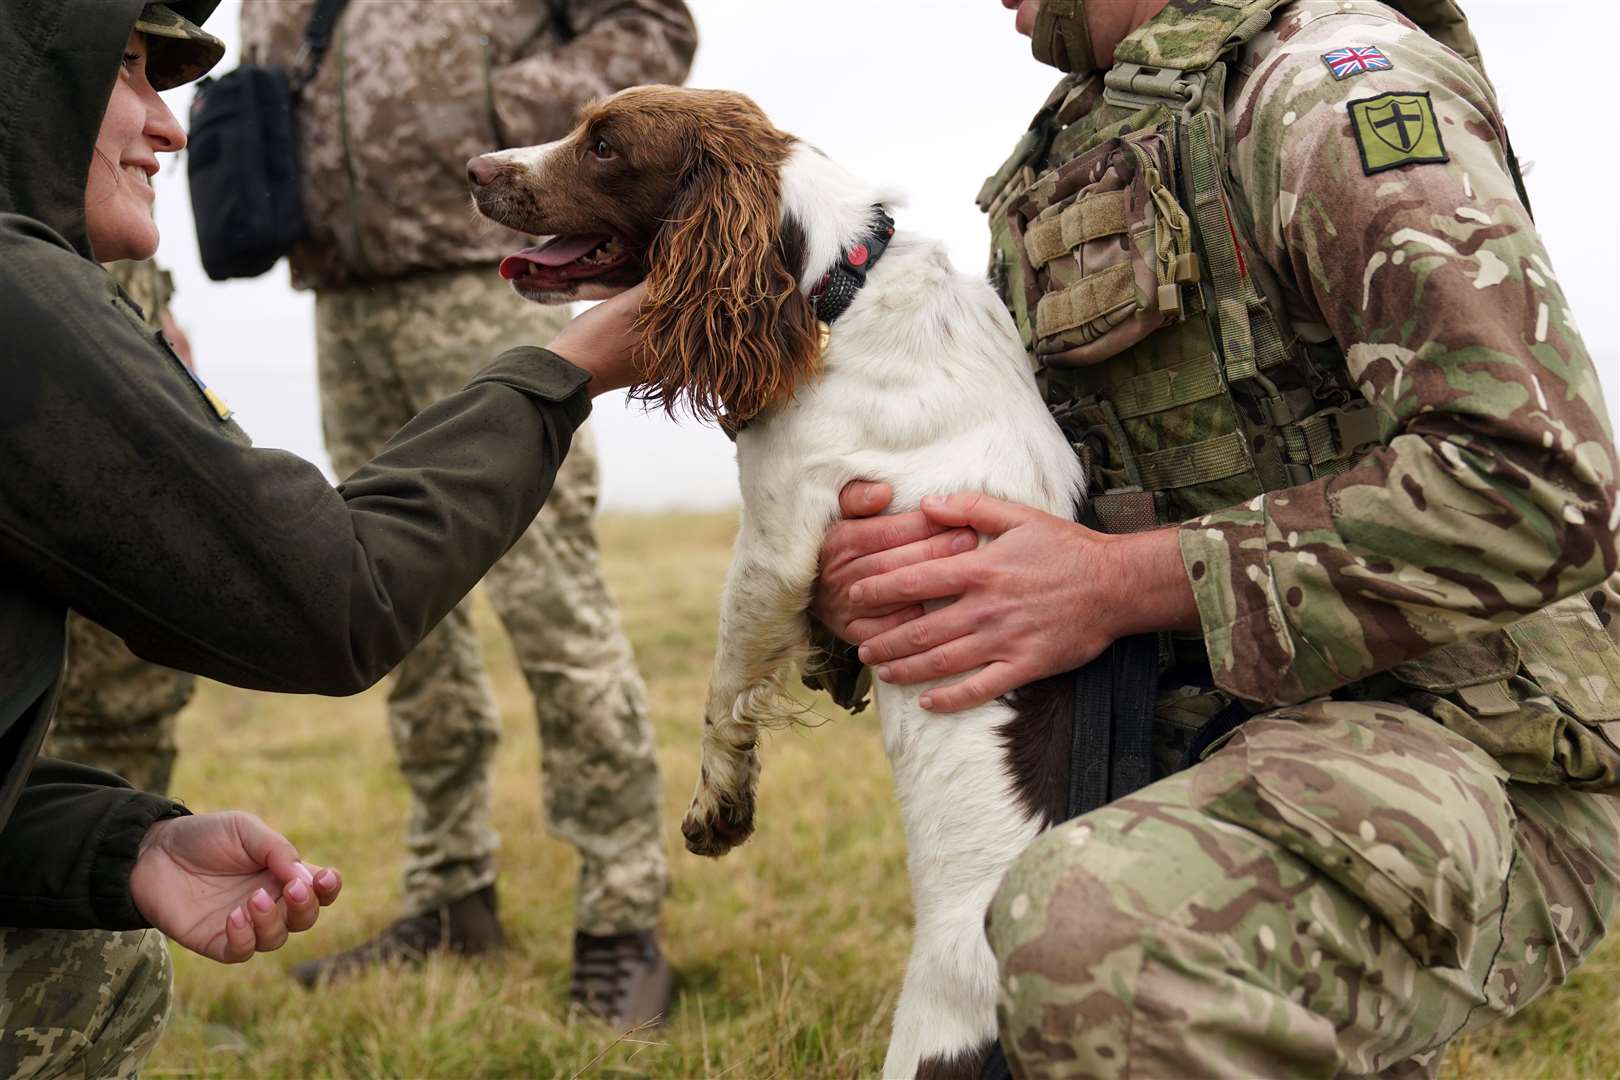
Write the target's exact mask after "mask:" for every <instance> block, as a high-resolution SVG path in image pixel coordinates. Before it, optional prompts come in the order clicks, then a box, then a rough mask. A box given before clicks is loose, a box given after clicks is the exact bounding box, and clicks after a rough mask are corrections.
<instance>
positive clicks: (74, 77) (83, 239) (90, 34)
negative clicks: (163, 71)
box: [0, 0, 219, 257]
mask: <svg viewBox="0 0 1620 1080" xmlns="http://www.w3.org/2000/svg"><path fill="white" fill-rule="evenodd" d="M218 4H219V0H169V6H170V7H171V8H173V9H174V10H175V11H177V12H178V13H180V14H181V15H184V16H185V17H186V18H188V19H190V20H191V21H192V22H194V23H197V24H198V25H201V24H202V22H203V20H204V19H206V18H207V17H208V16H209V15H210V14H211V13H212V12H213V10H214V8H215V7H216V6H218ZM145 6H146V0H5V3H4V4H0V87H4V88H5V95H6V97H5V103H4V107H3V108H0V213H10V214H21V215H23V216H25V217H30V218H34V219H35V220H37V221H40V222H43V223H44V224H45V225H47V226H49V227H50V228H51V229H53V230H55V231H56V232H57V233H59V234H61V236H62V237H63V238H64V239H66V240H67V242H68V243H70V244H72V245H73V247H74V248H75V249H76V250H77V251H78V252H79V253H80V254H82V255H85V256H86V257H93V256H92V252H91V250H90V240H89V237H87V236H86V235H85V231H84V186H85V181H86V179H87V178H88V176H89V175H90V161H91V158H92V156H93V153H94V150H95V145H96V134H97V133H98V132H99V131H100V130H101V116H102V113H104V112H106V109H107V99H108V98H109V97H111V96H112V89H113V82H114V80H115V79H117V77H118V65H119V62H120V61H121V59H122V58H123V55H124V45H125V43H127V42H128V41H129V32H130V30H131V29H133V28H134V26H135V19H136V17H137V16H138V15H140V13H141V9H142V8H143V7H145Z"/></svg>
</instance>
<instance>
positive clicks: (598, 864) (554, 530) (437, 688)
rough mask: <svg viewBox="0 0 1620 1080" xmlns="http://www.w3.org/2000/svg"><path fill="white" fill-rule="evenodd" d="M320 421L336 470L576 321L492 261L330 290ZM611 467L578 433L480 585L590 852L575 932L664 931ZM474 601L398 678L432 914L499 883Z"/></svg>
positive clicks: (393, 706) (545, 760)
mask: <svg viewBox="0 0 1620 1080" xmlns="http://www.w3.org/2000/svg"><path fill="white" fill-rule="evenodd" d="M315 310H316V335H317V339H316V340H317V352H318V359H319V365H320V383H321V416H322V422H323V425H324V428H325V434H326V445H327V450H328V451H329V452H330V454H331V456H332V463H333V465H334V467H335V468H336V469H337V471H338V473H339V474H340V475H344V474H347V473H348V472H350V471H352V470H353V469H354V468H355V467H356V466H358V465H359V464H360V463H362V462H364V461H366V460H367V459H369V458H370V457H372V456H373V455H374V454H376V452H377V451H378V450H379V449H380V448H381V447H382V445H383V443H384V442H385V441H386V440H387V439H388V437H389V436H391V435H392V434H393V433H394V432H395V430H397V429H398V428H399V427H400V426H401V425H402V424H404V423H405V421H406V420H408V419H410V417H412V416H413V415H415V414H416V413H417V412H418V411H420V410H421V409H423V408H425V407H426V406H428V405H430V404H432V403H433V402H435V401H437V400H439V399H440V398H442V397H445V396H446V395H448V394H451V393H453V392H455V391H457V390H459V389H461V387H462V386H463V385H465V384H466V382H467V381H468V380H469V379H470V378H471V377H472V376H473V375H474V374H475V373H476V372H477V371H478V370H479V369H480V368H482V367H483V366H484V365H485V364H487V363H489V362H490V361H491V360H493V359H494V358H495V357H496V356H497V355H498V354H499V353H500V352H502V351H503V350H505V349H507V348H509V347H511V346H514V345H533V344H541V345H543V344H545V343H546V342H548V341H550V340H551V338H552V337H553V336H554V335H555V334H556V332H557V330H558V329H559V328H560V327H561V326H562V324H563V323H564V322H565V321H566V319H567V317H568V312H567V310H566V309H563V308H551V307H541V306H539V305H535V304H529V303H526V302H524V301H522V300H521V299H519V298H518V297H517V296H516V295H514V294H513V292H512V290H511V288H510V287H508V286H507V285H506V283H505V282H503V281H501V279H500V278H499V277H498V276H497V275H496V274H495V273H494V271H493V269H490V270H478V271H449V272H444V273H437V274H425V275H419V276H416V277H412V278H409V279H406V280H403V281H397V282H389V283H384V284H378V285H374V286H370V287H358V288H352V289H341V290H326V291H322V292H320V293H318V294H317V297H316V308H315ZM596 473H597V466H596V453H595V447H594V444H593V442H592V438H591V433H590V431H589V430H588V429H584V428H582V429H581V430H580V431H579V432H578V433H576V434H575V436H574V442H573V448H572V449H571V450H570V451H569V453H568V457H567V459H566V461H565V462H564V464H563V467H562V470H561V471H560V472H559V473H558V475H557V481H556V485H555V487H554V488H553V489H552V492H551V495H550V497H549V498H548V499H547V500H546V505H545V507H544V509H542V510H541V511H540V515H539V517H538V518H536V519H535V522H534V524H533V525H532V526H531V527H530V528H529V530H528V531H527V532H526V533H524V534H523V536H522V537H521V538H520V539H519V540H518V542H517V543H516V544H515V545H513V547H512V549H511V551H509V552H507V554H506V555H505V556H504V557H503V558H502V559H501V560H500V562H498V563H496V564H495V566H494V567H493V568H491V570H490V572H489V574H488V576H486V577H485V579H484V586H485V589H486V592H487V594H488V596H489V599H490V601H491V603H492V605H493V606H494V608H495V611H496V614H497V615H498V616H499V617H500V620H501V623H502V625H503V627H504V628H505V630H506V633H507V636H508V637H509V638H510V639H511V642H512V646H513V648H514V650H515V652H516V654H517V659H518V664H519V666H520V667H521V668H522V669H523V674H524V677H525V678H526V680H527V682H528V684H529V689H530V691H531V692H532V693H533V696H534V707H535V717H536V720H537V721H538V723H539V728H540V741H541V764H540V768H541V788H542V792H543V803H544V807H545V820H546V825H547V827H548V828H549V829H550V831H551V832H552V833H553V835H556V836H558V837H560V838H562V839H564V840H566V841H567V842H569V843H570V844H572V845H573V846H574V847H575V848H576V849H577V850H578V852H579V854H580V859H581V866H580V877H579V885H578V892H577V895H576V900H575V907H576V920H577V926H578V928H579V929H581V930H583V931H585V932H587V933H594V934H616V933H624V932H628V931H633V930H647V929H651V928H652V927H653V926H654V925H655V924H656V923H657V920H658V912H659V909H660V908H661V906H662V904H663V898H664V895H665V893H666V892H667V891H668V884H669V872H668V869H667V867H666V865H665V859H664V847H663V835H662V828H661V824H660V802H661V797H660V792H659V778H658V762H657V758H656V756H655V753H654V745H653V734H652V727H651V725H650V723H649V722H648V719H647V701H646V696H647V692H646V687H645V686H644V685H643V683H642V680H641V675H640V673H639V672H638V671H637V669H636V664H635V658H634V656H633V654H632V653H631V649H630V643H629V641H628V639H627V638H626V637H625V634H624V630H623V628H622V626H621V625H620V621H619V613H618V609H617V607H616V606H615V605H614V603H613V600H612V598H611V597H610V596H609V594H608V590H607V587H606V585H605V584H604V582H603V580H602V573H601V568H600V565H599V559H598V554H597V543H596V535H595V530H594V526H593V518H594V515H595V512H596V495H597V475H596ZM468 612H469V606H468V604H467V603H463V604H462V605H461V606H460V607H458V608H457V609H456V610H454V611H453V612H451V614H450V615H449V616H448V617H446V618H445V620H444V621H443V622H442V623H441V624H440V625H439V626H438V628H437V629H435V630H434V631H433V632H432V633H431V634H430V635H429V636H428V637H427V638H426V639H425V640H424V641H423V642H422V643H421V644H420V645H419V646H417V648H416V649H415V650H414V651H413V652H412V653H411V654H410V656H408V657H407V658H406V659H405V661H404V662H403V663H401V664H400V666H399V668H398V669H397V670H396V671H395V673H394V675H393V676H392V685H391V686H390V688H389V692H388V720H389V730H390V732H391V734H392V736H393V742H394V748H395V751H396V753H397V754H398V757H399V763H400V768H401V770H402V771H403V773H404V775H405V780H406V782H407V783H408V785H409V786H410V790H411V811H410V823H409V826H408V835H407V839H406V849H407V859H406V866H405V903H406V907H407V909H408V911H409V912H411V913H419V912H422V911H426V910H431V909H432V908H435V907H438V906H440V905H441V904H444V903H447V902H449V901H451V900H454V899H457V898H458V897H461V896H465V895H466V894H468V893H470V892H472V891H474V890H476V889H479V888H482V887H483V886H485V885H487V884H489V883H491V882H493V881H494V879H495V863H494V853H495V848H496V845H497V837H496V834H495V830H494V828H493V826H492V825H491V821H490V807H491V783H492V766H493V756H494V752H495V744H496V740H497V738H498V736H499V731H500V723H499V715H498V713H497V711H496V706H495V699H494V696H493V694H492V693H491V690H490V685H489V681H488V678H487V676H486V675H485V672H484V664H483V658H482V655H481V653H480V650H479V645H478V639H477V636H476V635H475V633H474V631H473V627H472V624H471V620H470V617H469V614H468Z"/></svg>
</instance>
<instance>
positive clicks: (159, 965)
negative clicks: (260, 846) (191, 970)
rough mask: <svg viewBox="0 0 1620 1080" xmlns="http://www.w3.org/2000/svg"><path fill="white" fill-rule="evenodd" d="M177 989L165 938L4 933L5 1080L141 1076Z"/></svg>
mask: <svg viewBox="0 0 1620 1080" xmlns="http://www.w3.org/2000/svg"><path fill="white" fill-rule="evenodd" d="M172 983H173V977H172V974H171V972H170V968H169V946H168V943H167V942H166V941H164V939H163V935H162V934H160V933H159V932H158V931H156V930H127V931H117V932H115V931H108V930H19V929H0V1076H6V1077H11V1078H13V1080H33V1078H36V1077H37V1078H40V1080H44V1078H47V1077H58V1076H61V1077H79V1078H84V1080H100V1078H101V1077H108V1076H134V1075H135V1072H136V1070H138V1069H139V1068H140V1067H141V1063H142V1062H144V1061H145V1060H146V1058H147V1055H149V1054H150V1053H151V1052H152V1048H153V1047H154V1046H156V1045H157V1041H158V1036H159V1035H161V1034H163V1025H164V1022H165V1021H166V1020H167V1019H168V1016H169V997H170V991H171V988H172Z"/></svg>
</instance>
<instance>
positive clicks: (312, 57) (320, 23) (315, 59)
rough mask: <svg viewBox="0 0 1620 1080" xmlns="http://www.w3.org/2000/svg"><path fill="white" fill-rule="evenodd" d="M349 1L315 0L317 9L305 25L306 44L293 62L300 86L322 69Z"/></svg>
mask: <svg viewBox="0 0 1620 1080" xmlns="http://www.w3.org/2000/svg"><path fill="white" fill-rule="evenodd" d="M348 2H349V0H315V10H314V11H312V12H310V16H309V25H308V26H306V27H304V45H303V47H302V48H301V49H299V50H298V59H297V60H295V61H294V62H293V67H292V70H293V75H294V78H295V80H296V82H297V85H298V86H300V87H302V86H304V85H306V84H308V83H309V82H310V81H311V80H312V79H314V78H315V73H316V72H317V71H319V70H320V69H321V60H322V58H324V57H325V56H326V50H328V49H330V48H331V47H332V35H333V34H334V33H335V32H336V31H337V21H338V16H339V15H342V14H343V9H344V7H345V6H346V5H347V4H348Z"/></svg>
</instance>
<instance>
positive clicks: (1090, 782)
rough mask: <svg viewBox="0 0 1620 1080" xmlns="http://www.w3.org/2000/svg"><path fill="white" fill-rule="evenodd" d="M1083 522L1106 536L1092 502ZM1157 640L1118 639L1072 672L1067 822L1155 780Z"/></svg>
mask: <svg viewBox="0 0 1620 1080" xmlns="http://www.w3.org/2000/svg"><path fill="white" fill-rule="evenodd" d="M1080 523H1081V524H1082V525H1085V526H1087V527H1088V528H1092V529H1096V530H1097V531H1099V532H1102V531H1104V530H1103V528H1102V522H1101V521H1099V520H1098V518H1097V512H1096V510H1095V509H1094V508H1093V507H1092V505H1091V504H1090V503H1089V502H1088V503H1087V504H1086V505H1085V507H1084V509H1083V510H1082V511H1081V513H1080ZM1158 696H1159V638H1158V635H1157V634H1137V635H1135V636H1133V637H1128V638H1120V639H1119V640H1118V641H1116V642H1114V643H1113V644H1112V645H1110V646H1109V647H1108V648H1107V649H1106V650H1104V652H1103V653H1102V655H1100V656H1098V657H1097V658H1096V659H1095V660H1093V661H1092V662H1091V663H1089V664H1087V665H1085V666H1084V667H1082V668H1080V669H1078V670H1077V671H1075V673H1074V715H1073V719H1072V720H1071V722H1070V726H1069V734H1070V739H1069V800H1068V807H1067V809H1068V817H1070V818H1076V817H1079V816H1080V815H1081V814H1088V813H1090V812H1091V811H1093V810H1095V809H1097V808H1098V807H1099V806H1105V805H1107V804H1108V803H1110V802H1113V801H1114V800H1115V799H1122V798H1124V797H1125V796H1126V795H1129V794H1130V793H1131V792H1133V791H1138V790H1140V789H1141V788H1145V787H1147V786H1148V784H1150V783H1152V781H1153V707H1154V702H1155V701H1156V700H1157V698H1158Z"/></svg>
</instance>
